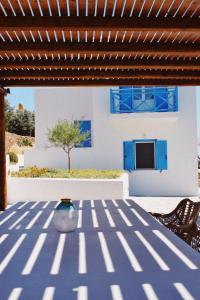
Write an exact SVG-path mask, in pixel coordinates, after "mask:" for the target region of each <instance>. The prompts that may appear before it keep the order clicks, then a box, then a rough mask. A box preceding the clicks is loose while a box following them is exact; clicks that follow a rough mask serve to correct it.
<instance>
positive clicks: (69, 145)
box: [48, 120, 90, 172]
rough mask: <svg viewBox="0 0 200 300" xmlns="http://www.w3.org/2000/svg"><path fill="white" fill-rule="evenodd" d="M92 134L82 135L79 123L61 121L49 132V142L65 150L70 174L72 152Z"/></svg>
mask: <svg viewBox="0 0 200 300" xmlns="http://www.w3.org/2000/svg"><path fill="white" fill-rule="evenodd" d="M89 135H90V133H89V132H86V133H81V130H80V125H79V123H76V122H73V121H71V122H70V121H68V120H59V121H58V123H57V124H56V125H55V126H54V127H53V128H52V129H49V130H48V139H49V142H50V143H51V144H52V145H53V146H55V147H59V148H61V149H63V150H64V151H65V152H66V153H67V156H68V171H69V172H70V169H71V165H70V152H71V150H72V149H73V148H74V147H75V146H76V145H80V144H81V143H82V142H84V141H85V140H86V139H87V138H88V137H89Z"/></svg>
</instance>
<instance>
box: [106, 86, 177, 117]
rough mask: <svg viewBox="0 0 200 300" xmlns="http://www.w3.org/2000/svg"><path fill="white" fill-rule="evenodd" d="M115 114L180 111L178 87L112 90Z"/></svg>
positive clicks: (111, 95) (111, 102)
mask: <svg viewBox="0 0 200 300" xmlns="http://www.w3.org/2000/svg"><path fill="white" fill-rule="evenodd" d="M110 111H111V113H113V114H118V113H119V114H121V113H142V112H175V111H178V93H177V88H176V87H145V86H143V87H131V86H130V87H125V86H120V87H119V88H115V89H111V90H110Z"/></svg>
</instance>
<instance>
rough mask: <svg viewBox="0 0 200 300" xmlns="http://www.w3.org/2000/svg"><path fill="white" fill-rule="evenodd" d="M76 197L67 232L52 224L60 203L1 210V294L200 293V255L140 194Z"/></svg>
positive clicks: (103, 297)
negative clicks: (142, 203)
mask: <svg viewBox="0 0 200 300" xmlns="http://www.w3.org/2000/svg"><path fill="white" fill-rule="evenodd" d="M74 203H75V205H76V206H77V208H78V210H79V222H78V229H77V230H76V231H75V232H74V233H68V234H64V233H58V232H57V231H56V230H55V228H54V226H53V224H52V216H53V209H54V207H55V206H56V204H57V203H56V202H35V203H33V202H32V203H31V202H25V203H22V202H21V203H17V204H15V205H12V206H11V207H10V208H8V209H7V210H6V211H5V212H3V213H1V214H0V299H1V300H40V299H42V300H75V299H77V300H110V299H113V300H122V299H123V300H133V299H134V300H137V299H140V300H142V299H148V300H157V299H162V300H165V299H166V300H169V299H170V300H171V299H176V300H178V299H185V300H192V299H200V254H199V253H197V252H195V251H194V250H193V249H192V248H190V247H189V246H188V245H187V244H185V243H184V242H183V241H182V240H181V239H179V238H178V237H176V236H175V235H174V234H173V233H171V232H170V231H169V230H167V229H166V228H164V227H163V226H161V225H160V224H159V223H158V222H157V221H155V220H154V219H153V218H152V217H151V216H150V215H149V214H148V213H146V212H145V211H144V210H143V209H142V208H141V207H139V206H138V205H137V204H136V203H135V202H134V201H133V200H125V201H123V200H115V201H114V200H95V201H89V200H88V201H86V200H84V201H74Z"/></svg>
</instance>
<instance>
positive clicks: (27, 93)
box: [7, 86, 200, 141]
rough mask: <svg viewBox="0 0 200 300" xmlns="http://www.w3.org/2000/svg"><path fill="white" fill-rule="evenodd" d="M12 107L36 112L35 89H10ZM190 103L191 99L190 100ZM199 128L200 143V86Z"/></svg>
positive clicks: (199, 94) (199, 89) (199, 90)
mask: <svg viewBox="0 0 200 300" xmlns="http://www.w3.org/2000/svg"><path fill="white" fill-rule="evenodd" d="M7 99H8V100H9V102H10V104H11V105H12V106H15V107H16V108H17V107H18V104H19V103H21V104H23V106H24V108H26V109H28V110H31V111H33V110H34V89H33V88H10V94H8V95H7ZM188 101H189V99H188ZM197 128H198V137H199V141H200V86H199V87H197Z"/></svg>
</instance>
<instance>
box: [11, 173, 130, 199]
mask: <svg viewBox="0 0 200 300" xmlns="http://www.w3.org/2000/svg"><path fill="white" fill-rule="evenodd" d="M7 185H8V189H7V190H8V203H15V202H18V201H56V200H59V199H60V198H66V197H69V198H71V199H72V200H76V199H83V200H87V199H94V200H95V199H123V198H126V197H127V196H128V174H122V175H121V176H120V178H117V179H66V178H16V177H8V180H7Z"/></svg>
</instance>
